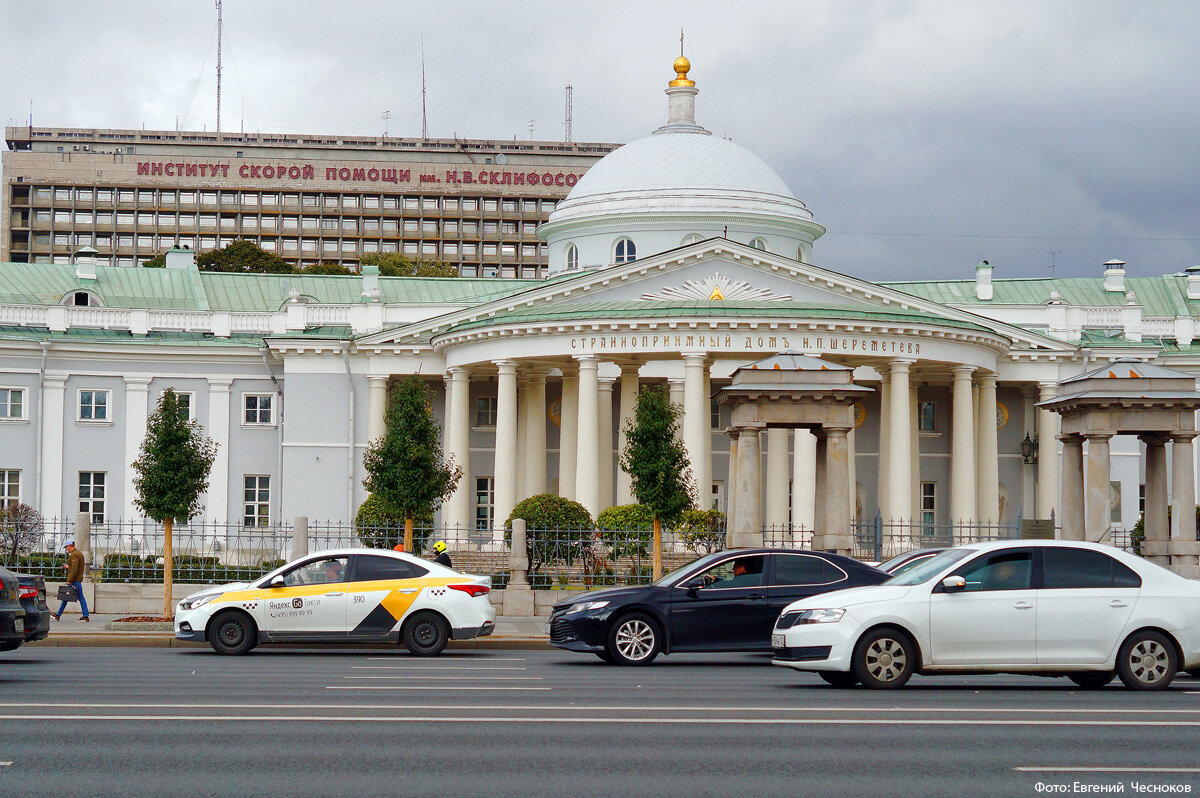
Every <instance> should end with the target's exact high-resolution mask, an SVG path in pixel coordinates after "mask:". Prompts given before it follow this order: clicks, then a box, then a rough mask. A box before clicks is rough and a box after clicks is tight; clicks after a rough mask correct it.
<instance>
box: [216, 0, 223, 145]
mask: <svg viewBox="0 0 1200 798" xmlns="http://www.w3.org/2000/svg"><path fill="white" fill-rule="evenodd" d="M216 4H217V133H218V134H219V133H220V132H221V28H222V20H221V0H216Z"/></svg>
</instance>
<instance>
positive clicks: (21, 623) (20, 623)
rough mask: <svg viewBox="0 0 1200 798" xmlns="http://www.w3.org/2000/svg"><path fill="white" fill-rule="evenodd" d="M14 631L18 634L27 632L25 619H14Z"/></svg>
mask: <svg viewBox="0 0 1200 798" xmlns="http://www.w3.org/2000/svg"><path fill="white" fill-rule="evenodd" d="M13 630H14V631H17V632H24V631H25V619H24V618H14V619H13Z"/></svg>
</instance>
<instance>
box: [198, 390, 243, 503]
mask: <svg viewBox="0 0 1200 798" xmlns="http://www.w3.org/2000/svg"><path fill="white" fill-rule="evenodd" d="M232 384H233V380H229V379H225V380H218V379H209V381H208V426H207V429H205V430H204V433H205V434H206V435H208V437H210V438H212V439H213V442H214V443H216V444H217V454H216V457H214V458H213V465H212V471H210V472H209V475H208V494H207V496H206V497H205V498H206V500H205V502H204V504H205V509H206V510H207V511H208V517H209V519H210V520H211V521H213V522H215V523H218V524H227V523H229V522H231V521H233V520H235V519H233V518H230V513H229V386H230V385H232Z"/></svg>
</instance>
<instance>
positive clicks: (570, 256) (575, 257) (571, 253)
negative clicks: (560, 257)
mask: <svg viewBox="0 0 1200 798" xmlns="http://www.w3.org/2000/svg"><path fill="white" fill-rule="evenodd" d="M565 261H566V267H567V270H568V271H570V270H572V269H578V268H579V249H578V248H577V247H576V246H575V245H574V244H567V254H566V257H565Z"/></svg>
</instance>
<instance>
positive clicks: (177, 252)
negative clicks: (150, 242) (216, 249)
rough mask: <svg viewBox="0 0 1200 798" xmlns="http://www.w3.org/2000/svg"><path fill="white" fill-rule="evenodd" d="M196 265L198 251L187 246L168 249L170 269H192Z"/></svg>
mask: <svg viewBox="0 0 1200 798" xmlns="http://www.w3.org/2000/svg"><path fill="white" fill-rule="evenodd" d="M195 265H196V253H194V252H192V251H191V250H190V249H188V248H187V247H173V248H171V249H168V250H167V268H168V269H190V268H192V267H194V266H195Z"/></svg>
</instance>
